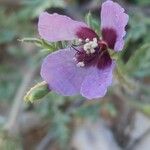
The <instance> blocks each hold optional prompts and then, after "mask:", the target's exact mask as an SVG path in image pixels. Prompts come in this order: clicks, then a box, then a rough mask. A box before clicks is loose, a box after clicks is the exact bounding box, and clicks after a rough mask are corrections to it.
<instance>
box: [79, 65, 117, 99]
mask: <svg viewBox="0 0 150 150" xmlns="http://www.w3.org/2000/svg"><path fill="white" fill-rule="evenodd" d="M113 68H114V63H112V65H110V66H109V67H107V68H105V69H101V70H100V69H98V68H96V67H91V68H90V69H89V71H88V74H87V76H86V77H85V79H84V81H83V83H82V85H81V91H80V92H81V94H82V96H84V97H86V98H88V99H93V98H101V97H103V96H104V95H105V94H106V92H107V88H108V86H110V85H111V83H112V77H113V73H112V71H113Z"/></svg>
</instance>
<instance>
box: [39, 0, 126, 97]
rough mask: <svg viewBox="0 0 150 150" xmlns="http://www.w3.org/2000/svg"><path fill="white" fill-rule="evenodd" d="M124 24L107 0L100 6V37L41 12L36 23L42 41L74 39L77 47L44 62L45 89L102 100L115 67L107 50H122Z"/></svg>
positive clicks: (64, 18) (79, 24)
mask: <svg viewBox="0 0 150 150" xmlns="http://www.w3.org/2000/svg"><path fill="white" fill-rule="evenodd" d="M127 22H128V15H127V14H125V13H124V9H123V8H122V7H121V6H120V5H119V4H117V3H115V2H112V1H110V0H108V1H106V2H104V3H103V4H102V9H101V31H102V37H101V38H100V37H99V36H98V35H97V34H96V33H95V32H94V31H93V30H92V29H91V28H90V27H88V25H86V24H85V23H83V22H78V21H74V20H72V19H71V18H69V17H67V16H63V15H59V14H56V13H55V14H48V13H47V12H43V13H42V14H41V15H40V17H39V23H38V30H39V34H40V36H41V37H42V38H43V39H45V40H47V41H49V42H56V41H64V40H75V39H77V40H78V46H76V45H72V48H70V47H69V48H66V49H61V50H58V51H56V52H53V53H51V54H49V55H48V56H47V57H46V58H45V59H44V62H43V64H42V68H41V76H42V78H43V79H44V80H45V81H46V82H47V83H48V85H49V88H50V89H51V90H53V91H55V92H57V93H59V94H62V95H64V96H72V95H77V94H81V95H82V96H83V97H86V98H88V99H93V98H100V97H103V96H104V95H105V94H106V92H107V88H108V86H110V85H111V83H112V76H113V69H114V66H115V62H114V60H112V59H111V57H110V55H109V53H108V48H110V49H114V51H120V50H122V49H123V46H124V39H123V38H124V36H125V34H126V32H125V26H126V25H127Z"/></svg>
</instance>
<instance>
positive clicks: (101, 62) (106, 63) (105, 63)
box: [97, 51, 112, 69]
mask: <svg viewBox="0 0 150 150" xmlns="http://www.w3.org/2000/svg"><path fill="white" fill-rule="evenodd" d="M111 64H112V59H111V57H110V55H109V53H108V52H107V51H103V52H102V54H101V57H99V58H98V62H97V67H98V68H99V69H105V68H107V67H110V66H111Z"/></svg>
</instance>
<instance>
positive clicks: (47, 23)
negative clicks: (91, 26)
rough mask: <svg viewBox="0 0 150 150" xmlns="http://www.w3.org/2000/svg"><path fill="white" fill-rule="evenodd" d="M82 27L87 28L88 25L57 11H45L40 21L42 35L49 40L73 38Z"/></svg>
mask: <svg viewBox="0 0 150 150" xmlns="http://www.w3.org/2000/svg"><path fill="white" fill-rule="evenodd" d="M81 27H85V28H87V27H88V26H87V25H86V24H85V23H83V22H79V21H74V20H72V19H71V18H69V17H67V16H64V15H59V14H56V13H54V14H48V13H47V12H43V13H41V15H40V17H39V22H38V30H39V34H40V36H41V37H42V38H43V39H45V40H47V41H49V42H56V41H64V40H73V39H75V38H76V33H77V32H78V30H80V29H81Z"/></svg>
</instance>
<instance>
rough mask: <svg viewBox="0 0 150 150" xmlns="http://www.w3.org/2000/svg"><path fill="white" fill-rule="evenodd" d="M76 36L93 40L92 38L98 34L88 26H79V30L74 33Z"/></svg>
mask: <svg viewBox="0 0 150 150" xmlns="http://www.w3.org/2000/svg"><path fill="white" fill-rule="evenodd" d="M76 35H77V37H78V38H80V39H83V40H85V39H87V38H88V39H89V40H93V38H97V39H99V37H98V35H97V34H96V33H95V31H94V30H92V29H90V28H88V27H81V28H79V30H78V31H77V33H76Z"/></svg>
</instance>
